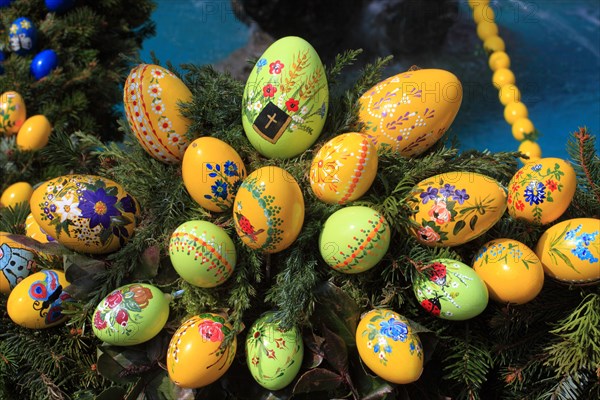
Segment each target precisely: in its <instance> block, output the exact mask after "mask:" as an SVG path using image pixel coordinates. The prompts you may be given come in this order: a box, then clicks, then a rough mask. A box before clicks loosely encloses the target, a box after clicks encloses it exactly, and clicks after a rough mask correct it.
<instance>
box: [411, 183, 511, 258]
mask: <svg viewBox="0 0 600 400" xmlns="http://www.w3.org/2000/svg"><path fill="white" fill-rule="evenodd" d="M411 194H412V199H411V204H412V208H413V210H414V211H415V214H413V215H412V217H411V218H412V220H413V221H414V223H415V224H414V228H413V229H412V230H411V233H412V234H413V235H414V236H415V237H416V238H417V240H418V241H419V242H421V243H423V244H425V245H427V246H457V245H460V244H463V243H466V242H468V241H470V240H473V239H475V238H476V237H478V236H480V235H482V234H484V233H485V232H487V231H488V229H490V228H491V227H492V226H494V224H496V222H498V220H500V218H501V217H502V214H504V211H505V210H506V192H505V191H504V189H503V188H502V186H501V185H500V184H499V183H498V182H497V181H496V180H494V179H493V178H490V177H488V176H485V175H481V174H478V173H475V172H448V173H445V174H440V175H435V176H432V177H431V178H427V179H424V180H423V181H421V182H419V183H418V184H417V185H416V186H415V188H414V189H413V190H412V192H411Z"/></svg>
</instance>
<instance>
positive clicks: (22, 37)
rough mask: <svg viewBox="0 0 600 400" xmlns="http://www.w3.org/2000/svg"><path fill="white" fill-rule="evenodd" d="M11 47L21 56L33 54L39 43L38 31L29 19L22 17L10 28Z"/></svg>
mask: <svg viewBox="0 0 600 400" xmlns="http://www.w3.org/2000/svg"><path fill="white" fill-rule="evenodd" d="M8 39H9V46H10V49H11V50H12V51H14V52H15V53H17V54H18V55H20V56H23V55H26V54H28V53H31V52H32V51H33V49H34V48H35V44H36V41H37V29H36V28H35V26H34V25H33V22H31V20H29V19H28V18H25V17H21V18H17V19H15V20H14V21H13V23H12V24H10V26H9V27H8Z"/></svg>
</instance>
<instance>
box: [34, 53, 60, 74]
mask: <svg viewBox="0 0 600 400" xmlns="http://www.w3.org/2000/svg"><path fill="white" fill-rule="evenodd" d="M56 67H58V55H57V54H56V52H55V51H54V50H44V51H41V52H39V53H38V54H36V55H35V57H33V60H31V65H30V67H29V69H30V71H31V74H32V75H33V76H34V77H35V79H37V80H38V81H39V80H40V79H42V78H44V77H46V76H48V74H50V72H52V70H53V69H55V68H56Z"/></svg>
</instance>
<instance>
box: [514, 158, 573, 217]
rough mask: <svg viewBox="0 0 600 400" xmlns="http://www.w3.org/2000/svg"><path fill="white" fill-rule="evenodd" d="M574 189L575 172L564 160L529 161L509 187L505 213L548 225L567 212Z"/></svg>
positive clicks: (544, 159)
mask: <svg viewBox="0 0 600 400" xmlns="http://www.w3.org/2000/svg"><path fill="white" fill-rule="evenodd" d="M576 187H577V178H576V175H575V170H573V167H571V165H570V164H569V163H567V162H566V161H564V160H562V159H560V158H552V157H549V158H541V159H539V160H533V161H529V162H527V164H525V165H524V166H523V167H522V168H521V169H519V170H518V171H517V173H516V174H515V176H513V177H512V179H511V180H510V183H509V184H508V213H509V214H510V215H511V216H512V217H514V218H519V219H524V220H526V221H528V222H532V223H535V224H541V225H545V224H548V223H550V222H552V221H555V220H556V219H558V217H560V216H561V215H562V214H563V213H564V212H565V211H566V209H567V208H568V207H569V204H571V200H572V199H573V195H574V194H575V188H576Z"/></svg>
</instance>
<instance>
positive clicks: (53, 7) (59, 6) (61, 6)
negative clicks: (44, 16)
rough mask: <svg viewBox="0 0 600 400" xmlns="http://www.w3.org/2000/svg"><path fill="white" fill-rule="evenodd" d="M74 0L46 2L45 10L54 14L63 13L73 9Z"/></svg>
mask: <svg viewBox="0 0 600 400" xmlns="http://www.w3.org/2000/svg"><path fill="white" fill-rule="evenodd" d="M74 4H75V0H46V8H47V9H48V10H49V11H52V12H55V13H59V14H60V13H64V12H65V11H68V10H69V9H71V7H73V5H74Z"/></svg>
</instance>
